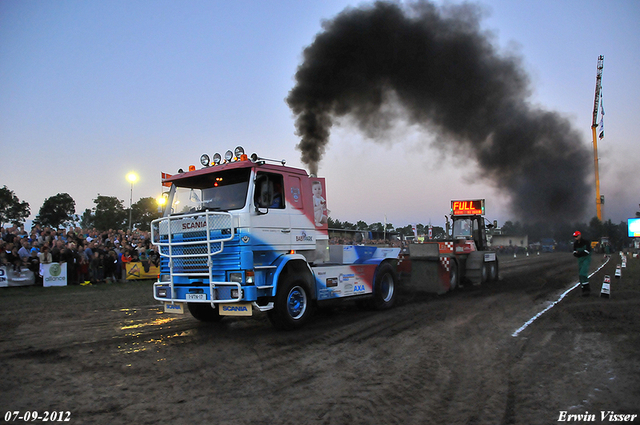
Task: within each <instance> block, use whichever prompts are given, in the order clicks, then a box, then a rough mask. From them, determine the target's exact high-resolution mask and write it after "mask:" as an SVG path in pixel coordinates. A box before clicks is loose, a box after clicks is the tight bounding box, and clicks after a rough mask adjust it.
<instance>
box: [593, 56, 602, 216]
mask: <svg viewBox="0 0 640 425" xmlns="http://www.w3.org/2000/svg"><path fill="white" fill-rule="evenodd" d="M603 68H604V55H600V56H598V71H597V74H596V95H595V100H594V101H593V121H592V123H591V133H592V135H593V162H594V166H595V172H596V213H597V215H598V220H600V221H602V205H603V204H604V199H602V197H601V196H600V176H599V173H598V137H597V134H596V128H597V127H598V105H599V103H600V95H601V93H602V70H603Z"/></svg>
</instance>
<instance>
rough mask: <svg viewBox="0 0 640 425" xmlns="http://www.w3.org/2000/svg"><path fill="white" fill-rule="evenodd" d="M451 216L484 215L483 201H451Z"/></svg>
mask: <svg viewBox="0 0 640 425" xmlns="http://www.w3.org/2000/svg"><path fill="white" fill-rule="evenodd" d="M451 214H452V215H484V199H476V200H473V201H451Z"/></svg>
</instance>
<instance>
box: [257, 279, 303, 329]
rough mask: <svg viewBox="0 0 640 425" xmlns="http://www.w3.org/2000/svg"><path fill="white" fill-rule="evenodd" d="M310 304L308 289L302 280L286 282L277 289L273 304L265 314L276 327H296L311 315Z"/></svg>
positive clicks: (300, 325) (301, 324)
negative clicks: (271, 308)
mask: <svg viewBox="0 0 640 425" xmlns="http://www.w3.org/2000/svg"><path fill="white" fill-rule="evenodd" d="M311 306H312V304H311V296H310V295H309V290H308V289H307V286H306V285H305V284H304V282H303V281H302V280H295V281H291V282H286V283H285V284H284V286H282V287H280V288H279V289H278V293H277V295H276V302H275V306H274V308H273V310H269V312H268V313H267V316H268V317H269V320H270V321H271V323H272V324H273V325H274V326H275V327H276V328H278V329H282V330H292V329H297V328H300V327H302V326H303V325H304V324H305V323H306V322H307V320H309V317H311V314H312V307H311Z"/></svg>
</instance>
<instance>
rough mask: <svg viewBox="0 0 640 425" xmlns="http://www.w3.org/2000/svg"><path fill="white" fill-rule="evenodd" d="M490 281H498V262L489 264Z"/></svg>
mask: <svg viewBox="0 0 640 425" xmlns="http://www.w3.org/2000/svg"><path fill="white" fill-rule="evenodd" d="M489 280H490V281H492V282H495V281H497V280H498V260H497V259H496V261H494V262H492V263H489Z"/></svg>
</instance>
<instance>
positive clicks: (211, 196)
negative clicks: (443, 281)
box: [151, 147, 400, 330]
mask: <svg viewBox="0 0 640 425" xmlns="http://www.w3.org/2000/svg"><path fill="white" fill-rule="evenodd" d="M200 162H201V166H202V167H201V168H200V169H196V168H195V166H190V167H189V169H188V171H186V172H185V171H183V170H182V169H181V170H179V171H178V173H177V174H175V175H168V174H166V175H163V186H170V189H169V191H168V192H167V193H165V194H164V199H165V201H166V203H165V210H164V214H163V217H162V218H160V219H157V220H154V221H153V222H152V223H151V233H152V235H151V238H152V243H153V244H155V245H156V246H158V248H159V252H160V257H161V260H160V274H159V276H158V281H157V282H156V283H155V284H154V288H153V291H154V294H153V295H154V298H155V299H156V300H158V301H161V302H162V303H163V304H164V311H165V312H176V313H185V311H186V310H188V311H189V312H190V313H191V315H193V317H195V318H196V319H199V320H202V321H219V320H220V319H222V318H223V317H224V316H251V315H253V314H255V313H256V312H266V314H267V316H268V317H269V320H270V321H271V322H272V324H273V325H274V326H275V327H277V328H280V329H285V330H290V329H295V328H299V327H301V326H303V325H304V324H305V323H306V322H307V321H308V320H309V318H310V317H311V314H312V312H313V310H314V308H315V307H316V306H319V305H323V304H325V303H330V302H340V301H342V300H347V299H350V300H357V302H358V303H359V304H364V305H368V306H370V307H373V308H376V309H387V308H390V307H392V306H393V304H394V302H395V299H396V295H397V281H398V280H397V274H396V264H397V258H398V254H399V251H400V249H399V248H389V247H376V246H355V245H330V244H329V234H328V210H327V202H326V187H325V180H324V178H320V177H316V176H314V175H309V174H307V172H306V171H305V170H303V169H299V168H294V167H289V166H286V165H285V164H286V162H285V161H284V160H282V161H276V160H270V159H266V158H261V157H259V156H258V155H257V154H255V153H254V154H253V155H251V156H250V157H249V156H247V155H246V154H245V152H244V149H242V147H237V148H236V149H235V151H234V152H232V151H230V150H229V151H227V152H226V153H225V156H224V158H223V157H222V156H221V155H220V154H218V153H216V154H215V155H214V156H213V159H211V158H210V157H209V156H208V155H206V154H204V155H202V157H201V158H200Z"/></svg>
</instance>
